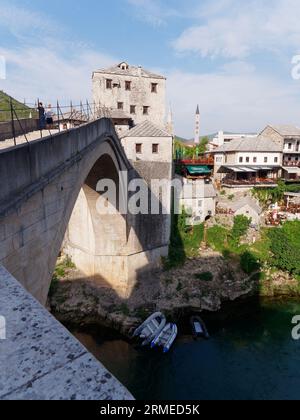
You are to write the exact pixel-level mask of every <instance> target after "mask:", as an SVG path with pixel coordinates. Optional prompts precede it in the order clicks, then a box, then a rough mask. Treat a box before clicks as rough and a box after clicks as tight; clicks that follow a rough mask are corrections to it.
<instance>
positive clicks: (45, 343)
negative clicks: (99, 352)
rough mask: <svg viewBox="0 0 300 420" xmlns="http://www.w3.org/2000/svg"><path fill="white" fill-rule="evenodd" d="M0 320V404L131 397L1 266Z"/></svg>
mask: <svg viewBox="0 0 300 420" xmlns="http://www.w3.org/2000/svg"><path fill="white" fill-rule="evenodd" d="M0 316H2V317H5V319H6V326H5V329H6V340H1V339H0V372H1V375H0V400H96V401H97V400H112V399H113V400H132V399H133V397H132V395H131V394H130V393H129V391H127V389H126V388H124V387H123V386H122V385H121V384H120V383H119V382H118V381H117V379H115V378H114V377H113V376H112V375H111V374H110V373H109V372H108V371H107V370H106V369H105V368H104V366H103V365H102V364H101V363H99V362H98V361H97V360H96V359H95V358H94V357H93V356H92V355H91V354H90V353H89V352H88V351H87V350H86V349H85V348H84V347H83V346H82V345H81V344H80V343H79V342H78V341H77V340H76V339H75V338H74V337H73V336H72V335H71V334H70V333H69V332H68V331H67V330H66V329H65V328H64V327H63V326H62V325H61V324H60V323H59V322H58V321H56V320H55V319H54V318H53V317H52V316H51V314H50V313H49V312H48V311H47V310H46V309H45V308H44V307H43V306H41V305H40V304H39V303H38V302H37V301H36V300H35V299H34V298H33V297H32V296H31V295H30V294H29V293H27V292H26V291H25V289H23V287H22V286H21V285H20V283H18V282H17V281H16V280H15V279H14V278H13V277H12V276H11V275H10V274H9V273H8V272H7V271H6V270H5V269H4V268H3V267H1V266H0ZM1 334H3V330H1Z"/></svg>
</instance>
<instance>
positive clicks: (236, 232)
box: [231, 215, 251, 244]
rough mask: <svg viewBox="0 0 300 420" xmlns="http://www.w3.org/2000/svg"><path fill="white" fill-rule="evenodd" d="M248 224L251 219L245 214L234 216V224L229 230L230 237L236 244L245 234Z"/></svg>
mask: <svg viewBox="0 0 300 420" xmlns="http://www.w3.org/2000/svg"><path fill="white" fill-rule="evenodd" d="M250 224H251V219H249V218H248V217H246V216H242V215H240V216H236V217H235V218H234V224H233V228H232V230H231V238H232V240H233V242H234V243H237V244H238V243H239V242H240V239H241V238H242V237H243V236H245V235H246V233H247V232H248V229H249V226H250Z"/></svg>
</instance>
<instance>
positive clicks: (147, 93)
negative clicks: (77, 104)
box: [92, 62, 166, 127]
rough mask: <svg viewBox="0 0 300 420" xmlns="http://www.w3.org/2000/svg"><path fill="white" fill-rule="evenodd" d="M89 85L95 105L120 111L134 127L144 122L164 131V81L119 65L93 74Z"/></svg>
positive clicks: (139, 70) (125, 64)
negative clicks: (130, 120) (91, 84)
mask: <svg viewBox="0 0 300 420" xmlns="http://www.w3.org/2000/svg"><path fill="white" fill-rule="evenodd" d="M92 82H93V100H94V102H95V103H96V104H98V105H100V106H103V107H106V108H108V109H110V110H116V109H117V110H120V111H123V112H124V113H125V114H126V115H127V116H129V117H130V118H131V119H132V120H133V121H134V123H135V124H139V123H141V122H143V121H145V120H147V121H151V122H152V123H154V124H156V125H158V126H160V127H165V111H166V78H165V77H163V76H160V75H157V74H154V73H152V72H150V71H148V70H145V69H143V68H142V67H136V66H131V65H129V64H128V63H126V62H123V63H120V64H118V65H116V66H114V67H111V68H108V69H102V70H97V71H95V72H94V73H93V76H92Z"/></svg>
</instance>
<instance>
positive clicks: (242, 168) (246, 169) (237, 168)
mask: <svg viewBox="0 0 300 420" xmlns="http://www.w3.org/2000/svg"><path fill="white" fill-rule="evenodd" d="M223 168H225V169H228V170H230V171H233V172H237V173H243V172H249V173H250V172H252V173H255V172H258V171H272V170H273V169H279V167H278V166H274V167H271V166H252V165H251V166H250V165H249V166H228V165H224V166H223Z"/></svg>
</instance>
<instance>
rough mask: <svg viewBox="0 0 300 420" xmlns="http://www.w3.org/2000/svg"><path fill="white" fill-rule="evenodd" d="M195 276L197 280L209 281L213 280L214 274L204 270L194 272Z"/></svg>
mask: <svg viewBox="0 0 300 420" xmlns="http://www.w3.org/2000/svg"><path fill="white" fill-rule="evenodd" d="M195 278H196V279H197V280H201V281H207V282H210V281H213V279H214V276H213V274H212V273H211V272H210V271H208V272H204V273H200V274H195Z"/></svg>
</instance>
